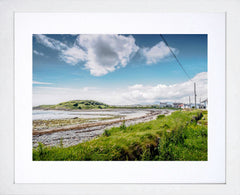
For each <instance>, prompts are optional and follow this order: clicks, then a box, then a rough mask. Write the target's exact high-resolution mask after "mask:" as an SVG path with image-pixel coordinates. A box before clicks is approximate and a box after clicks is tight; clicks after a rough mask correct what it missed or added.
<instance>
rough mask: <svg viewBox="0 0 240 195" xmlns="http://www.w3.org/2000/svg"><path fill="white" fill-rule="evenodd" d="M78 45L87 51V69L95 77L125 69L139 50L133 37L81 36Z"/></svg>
mask: <svg viewBox="0 0 240 195" xmlns="http://www.w3.org/2000/svg"><path fill="white" fill-rule="evenodd" d="M77 44H78V45H79V46H80V47H82V48H83V49H84V50H85V51H86V64H85V67H86V68H87V69H89V70H90V73H91V74H92V75H94V76H102V75H105V74H107V73H109V72H113V71H114V70H116V68H118V67H125V66H126V65H127V63H128V62H129V59H130V57H131V56H133V55H134V54H135V53H136V52H137V51H138V49H139V48H138V46H137V45H136V44H135V39H134V38H133V37H132V36H127V37H126V36H122V35H79V36H78V38H77Z"/></svg>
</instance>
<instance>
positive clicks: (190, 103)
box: [189, 96, 191, 105]
mask: <svg viewBox="0 0 240 195" xmlns="http://www.w3.org/2000/svg"><path fill="white" fill-rule="evenodd" d="M190 104H191V99H190V96H189V105H190Z"/></svg>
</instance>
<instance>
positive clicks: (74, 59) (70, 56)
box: [60, 46, 87, 65]
mask: <svg viewBox="0 0 240 195" xmlns="http://www.w3.org/2000/svg"><path fill="white" fill-rule="evenodd" d="M60 58H61V59H62V60H64V61H65V62H66V63H68V64H72V65H76V64H77V63H79V62H80V61H85V60H86V59H87V55H86V52H85V51H83V50H82V49H81V48H79V47H77V46H74V47H72V48H68V49H66V50H63V51H62V53H61V54H60Z"/></svg>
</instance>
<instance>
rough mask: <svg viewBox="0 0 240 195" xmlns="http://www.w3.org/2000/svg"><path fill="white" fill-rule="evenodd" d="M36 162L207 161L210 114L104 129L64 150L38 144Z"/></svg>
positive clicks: (191, 113)
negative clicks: (101, 133) (89, 139)
mask: <svg viewBox="0 0 240 195" xmlns="http://www.w3.org/2000/svg"><path fill="white" fill-rule="evenodd" d="M33 160H35V161H82V160H86V161H90V160H92V161H116V160H119V161H125V160H145V161H150V160H155V161H206V160H207V111H201V110H194V111H176V112H174V113H172V114H171V115H170V116H164V115H159V116H158V118H157V119H156V120H152V121H150V122H146V123H139V124H136V125H131V126H129V127H126V126H125V124H124V123H123V124H122V125H121V126H120V127H114V128H111V129H109V130H105V132H104V134H103V135H101V136H99V137H97V138H95V139H93V140H91V141H87V142H84V143H80V144H78V145H75V146H71V147H67V148H64V147H63V146H62V144H60V145H59V146H55V147H47V146H44V145H43V144H41V143H39V146H38V147H37V148H36V149H33Z"/></svg>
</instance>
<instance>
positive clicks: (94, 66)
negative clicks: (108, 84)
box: [34, 34, 177, 76]
mask: <svg viewBox="0 0 240 195" xmlns="http://www.w3.org/2000/svg"><path fill="white" fill-rule="evenodd" d="M34 36H35V38H36V40H37V41H38V42H39V43H41V44H43V45H44V46H46V47H49V48H51V49H53V50H57V51H59V52H60V53H59V57H60V59H62V60H63V61H65V62H66V63H68V64H71V65H76V64H78V63H79V62H83V63H84V67H85V68H86V69H88V70H89V71H90V74H91V75H93V76H103V75H106V74H108V73H110V72H113V71H115V70H116V69H119V68H121V67H125V66H126V65H127V64H128V62H129V61H130V59H131V57H133V56H134V55H135V54H136V52H137V51H138V50H140V54H141V55H142V56H143V57H145V58H146V63H147V64H153V63H157V62H159V61H160V60H162V59H164V58H166V57H168V56H170V54H171V52H170V50H169V48H168V47H167V46H166V45H165V43H164V42H162V41H161V42H159V43H158V44H156V45H155V46H153V47H151V48H139V47H138V46H137V45H136V44H135V39H134V37H133V36H131V35H129V36H123V35H116V34H113V35H78V36H77V37H76V41H75V44H74V45H73V47H69V46H67V45H66V44H64V43H62V42H60V41H58V40H55V39H53V38H50V37H48V36H46V35H41V34H36V35H34ZM171 49H172V50H173V51H174V52H175V53H176V52H177V49H175V48H171ZM36 54H37V53H36Z"/></svg>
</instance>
